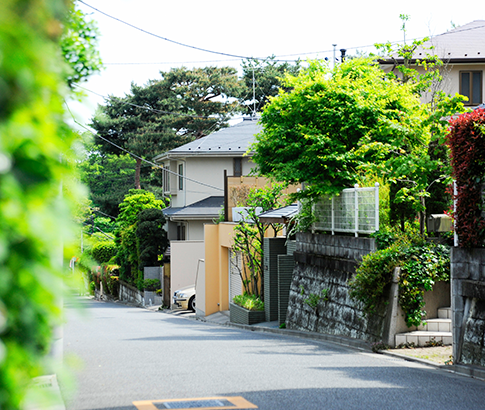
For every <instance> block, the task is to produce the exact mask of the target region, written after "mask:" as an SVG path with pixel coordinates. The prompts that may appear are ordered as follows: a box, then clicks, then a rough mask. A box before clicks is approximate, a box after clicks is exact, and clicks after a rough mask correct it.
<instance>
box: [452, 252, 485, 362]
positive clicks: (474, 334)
mask: <svg viewBox="0 0 485 410" xmlns="http://www.w3.org/2000/svg"><path fill="white" fill-rule="evenodd" d="M451 289H452V290H451V294H452V300H451V307H452V312H453V317H452V323H453V357H454V359H455V362H456V363H461V364H469V365H479V366H485V249H464V248H452V252H451Z"/></svg>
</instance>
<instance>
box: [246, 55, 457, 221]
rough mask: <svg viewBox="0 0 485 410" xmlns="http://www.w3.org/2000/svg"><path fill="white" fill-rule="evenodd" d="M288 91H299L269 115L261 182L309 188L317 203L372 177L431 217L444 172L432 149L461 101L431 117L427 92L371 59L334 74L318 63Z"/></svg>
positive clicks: (260, 142)
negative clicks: (434, 189) (428, 205)
mask: <svg viewBox="0 0 485 410" xmlns="http://www.w3.org/2000/svg"><path fill="white" fill-rule="evenodd" d="M286 83H288V86H290V87H292V88H293V90H292V91H290V92H286V93H283V92H282V93H280V94H279V95H278V96H277V97H275V98H273V99H272V100H271V102H270V103H269V104H268V105H267V106H266V108H265V109H264V111H263V113H262V119H261V122H262V125H263V132H262V133H260V134H259V135H258V136H257V138H256V144H255V150H256V155H255V157H254V161H255V162H256V163H257V164H258V166H259V168H260V172H261V173H262V174H264V175H270V176H273V177H274V178H275V179H276V180H283V181H286V182H290V183H302V182H305V183H306V184H307V188H306V189H305V190H304V191H302V192H300V194H299V196H300V197H304V196H306V197H318V196H320V195H322V194H330V195H335V194H338V193H339V192H340V191H341V190H342V189H344V188H346V187H349V186H352V185H354V183H355V182H356V181H357V179H358V176H359V174H361V173H372V174H375V175H378V176H380V177H382V178H384V180H385V181H387V182H389V183H395V184H399V185H398V188H399V189H396V190H394V192H393V194H394V201H395V202H396V203H408V204H410V206H411V207H412V209H413V211H414V214H416V213H418V212H423V211H424V201H423V198H424V197H426V196H428V195H429V193H428V188H429V185H430V182H429V176H430V173H431V172H432V171H435V170H437V169H438V168H439V167H440V166H441V165H443V163H442V162H441V160H440V158H437V159H436V160H432V158H431V157H430V154H429V150H428V146H429V143H430V141H431V140H432V138H433V139H439V138H442V137H443V136H444V125H443V123H442V122H440V120H439V119H440V118H442V117H444V115H446V113H450V112H453V111H455V110H459V109H460V103H459V99H456V98H449V97H446V96H443V97H442V98H441V99H440V101H439V102H438V103H437V104H436V107H437V108H436V109H435V110H434V111H431V112H430V111H429V108H428V106H427V105H426V104H422V103H421V101H420V99H419V97H420V94H419V92H417V89H420V87H421V85H419V86H416V83H414V82H412V81H408V82H404V83H403V82H402V81H398V80H396V78H395V76H393V75H391V76H386V75H384V74H383V72H382V70H381V69H380V68H379V67H378V65H377V64H376V63H375V62H374V61H372V59H370V58H357V59H352V60H348V61H346V62H345V63H343V64H341V65H339V66H338V67H336V68H335V70H334V71H333V72H332V71H331V70H329V68H328V67H327V66H326V65H325V64H324V63H321V62H318V61H314V62H311V63H310V66H309V68H308V69H305V70H302V72H301V74H300V75H299V76H298V77H288V78H287V79H286ZM421 220H422V221H423V220H424V217H423V216H422V218H421Z"/></svg>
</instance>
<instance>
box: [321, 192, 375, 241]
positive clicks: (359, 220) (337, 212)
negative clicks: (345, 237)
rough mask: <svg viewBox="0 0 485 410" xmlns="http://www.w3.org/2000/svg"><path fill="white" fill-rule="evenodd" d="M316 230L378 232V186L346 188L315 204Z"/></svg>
mask: <svg viewBox="0 0 485 410" xmlns="http://www.w3.org/2000/svg"><path fill="white" fill-rule="evenodd" d="M314 212H315V215H316V217H317V222H315V223H314V225H313V229H314V230H315V231H326V232H331V233H332V235H333V234H335V233H336V232H346V233H354V234H355V236H358V234H370V233H373V232H375V231H377V230H379V184H376V185H375V186H374V187H369V188H359V187H358V185H356V186H355V187H354V188H348V189H344V190H343V191H342V192H341V193H340V195H338V196H334V197H324V198H322V199H321V200H320V201H319V202H317V203H316V204H315V205H314Z"/></svg>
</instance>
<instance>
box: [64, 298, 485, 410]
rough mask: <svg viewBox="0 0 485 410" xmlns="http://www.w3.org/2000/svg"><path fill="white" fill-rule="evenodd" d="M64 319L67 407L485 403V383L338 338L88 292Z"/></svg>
mask: <svg viewBox="0 0 485 410" xmlns="http://www.w3.org/2000/svg"><path fill="white" fill-rule="evenodd" d="M75 305H81V306H83V309H82V310H80V309H79V308H77V307H75ZM66 317H67V319H68V321H67V323H66V325H65V328H64V356H65V363H66V366H67V367H69V368H70V370H69V371H68V372H66V374H64V375H61V376H60V386H61V391H62V394H63V396H64V400H65V404H66V408H67V410H85V409H89V410H95V409H96V410H97V409H116V410H125V409H126V410H128V409H129V410H137V409H138V410H156V409H165V408H179V409H180V408H199V409H200V408H206V409H207V408H211V409H218V408H221V409H222V408H232V409H237V408H239V409H242V408H259V409H264V410H277V409H278V410H280V409H285V410H286V409H291V410H293V409H306V410H308V409H318V410H320V409H413V410H418V409H434V408H436V409H440V410H445V409H485V382H482V381H479V380H476V379H471V378H468V377H465V376H461V375H456V374H452V373H448V372H446V371H443V370H439V369H434V368H432V367H428V366H425V365H422V364H418V363H412V362H407V361H404V360H401V359H396V358H392V357H388V356H384V355H379V354H373V353H366V352H362V351H358V350H353V349H350V348H345V347H341V346H339V345H335V344H332V343H327V342H318V341H311V340H306V339H299V338H295V337H291V336H287V335H279V334H270V333H259V332H251V331H247V330H241V329H236V328H229V327H222V326H217V325H212V324H208V323H204V322H200V321H196V320H190V319H187V318H183V317H179V316H176V315H173V314H167V313H163V312H153V311H149V310H145V309H141V308H135V307H128V306H124V305H120V304H114V303H106V302H97V301H93V300H88V299H78V303H73V302H72V301H71V302H69V303H68V304H67V305H66ZM69 374H70V376H69ZM201 399H204V400H201ZM170 400H172V401H170ZM184 400H185V401H184ZM251 406H252V407H251ZM256 406H257V407H256Z"/></svg>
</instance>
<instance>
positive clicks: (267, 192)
mask: <svg viewBox="0 0 485 410" xmlns="http://www.w3.org/2000/svg"><path fill="white" fill-rule="evenodd" d="M283 186H284V184H281V183H280V184H273V185H271V186H265V187H261V188H251V190H250V191H249V194H248V198H247V202H246V207H245V210H246V214H245V215H242V216H243V218H242V219H241V221H239V222H238V224H237V225H236V226H235V227H234V238H233V240H234V244H233V246H232V250H233V251H235V252H240V253H241V256H242V266H241V267H239V266H238V265H237V264H235V267H236V268H237V269H239V275H240V277H241V281H242V284H243V289H244V293H245V294H248V295H254V296H256V297H257V298H259V299H261V300H264V267H263V239H264V237H265V235H266V231H267V230H268V229H269V228H270V226H272V225H268V224H264V223H263V222H261V220H260V219H259V216H258V215H259V213H260V212H266V211H269V210H270V209H274V208H276V207H278V206H279V205H281V204H282V198H281V196H282V189H283ZM258 211H260V212H258ZM272 227H273V230H274V233H275V235H276V234H277V232H278V230H279V228H280V226H279V225H274V226H272Z"/></svg>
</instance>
